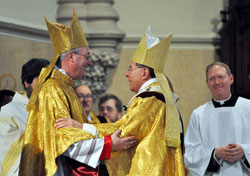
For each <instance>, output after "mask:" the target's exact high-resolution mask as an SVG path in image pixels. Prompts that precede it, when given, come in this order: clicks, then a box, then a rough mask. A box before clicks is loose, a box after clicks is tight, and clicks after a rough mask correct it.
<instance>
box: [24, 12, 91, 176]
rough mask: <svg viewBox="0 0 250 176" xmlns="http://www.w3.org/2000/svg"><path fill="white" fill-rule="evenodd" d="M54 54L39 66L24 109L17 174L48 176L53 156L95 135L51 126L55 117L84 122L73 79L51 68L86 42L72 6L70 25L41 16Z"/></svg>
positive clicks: (54, 162)
mask: <svg viewBox="0 0 250 176" xmlns="http://www.w3.org/2000/svg"><path fill="white" fill-rule="evenodd" d="M45 21H46V24H47V27H48V31H49V35H50V39H51V42H52V46H53V48H54V51H55V54H56V56H55V57H54V59H52V61H51V62H50V64H49V65H48V66H47V67H46V68H44V69H42V71H41V73H40V75H39V77H38V81H37V85H36V87H35V89H34V90H33V92H32V95H31V97H30V101H29V104H28V106H27V109H28V110H29V117H28V122H27V126H26V130H25V136H24V146H23V150H22V156H21V164H20V171H19V175H20V176H32V175H35V176H45V175H48V176H52V175H54V174H55V172H56V170H57V164H56V158H57V157H58V156H59V155H61V154H62V153H64V152H65V151H66V150H67V149H68V148H69V147H70V146H71V145H72V144H74V143H76V142H79V141H81V140H86V139H91V138H95V136H92V135H90V134H89V133H87V132H84V131H83V130H81V129H76V128H60V129H56V128H55V127H54V124H55V121H56V120H57V119H59V118H72V119H74V120H77V121H78V122H80V123H87V117H86V113H85V112H84V110H83V107H82V105H81V104H80V102H79V100H78V97H77V95H76V93H75V91H74V88H73V87H74V86H75V85H74V81H73V80H72V79H71V78H70V77H69V76H67V75H65V74H63V73H61V72H59V71H58V70H57V69H55V63H56V62H57V60H58V58H60V55H61V54H62V53H65V52H67V51H69V50H71V49H74V48H81V47H87V46H88V43H87V40H86V37H85V34H84V32H83V30H82V27H81V24H80V21H79V19H78V17H77V15H76V13H75V10H74V9H73V18H72V21H71V24H70V27H69V28H67V27H65V26H64V25H62V24H58V23H52V22H50V21H48V20H47V19H46V18H45Z"/></svg>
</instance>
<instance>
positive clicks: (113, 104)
mask: <svg viewBox="0 0 250 176" xmlns="http://www.w3.org/2000/svg"><path fill="white" fill-rule="evenodd" d="M98 109H99V115H101V116H104V117H107V118H108V119H109V120H110V121H111V122H116V121H117V120H119V119H120V118H121V117H122V102H121V100H120V99H119V98H118V97H117V96H115V95H113V94H106V95H104V96H102V97H101V98H100V99H99V102H98Z"/></svg>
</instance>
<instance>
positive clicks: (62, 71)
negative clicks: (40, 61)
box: [55, 65, 72, 79]
mask: <svg viewBox="0 0 250 176" xmlns="http://www.w3.org/2000/svg"><path fill="white" fill-rule="evenodd" d="M55 68H56V69H57V70H58V71H59V72H61V73H62V74H64V75H67V76H68V77H70V76H69V75H68V74H67V73H66V71H65V70H63V69H62V68H59V67H57V66H56V65H55ZM70 78H71V77H70ZM71 79H72V78H71Z"/></svg>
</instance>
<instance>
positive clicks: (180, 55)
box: [0, 0, 223, 127]
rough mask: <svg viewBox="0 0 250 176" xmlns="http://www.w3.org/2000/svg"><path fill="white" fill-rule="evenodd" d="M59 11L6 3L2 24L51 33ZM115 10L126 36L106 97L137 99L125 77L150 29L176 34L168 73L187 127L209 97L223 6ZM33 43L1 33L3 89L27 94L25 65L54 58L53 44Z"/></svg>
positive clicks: (32, 3)
mask: <svg viewBox="0 0 250 176" xmlns="http://www.w3.org/2000/svg"><path fill="white" fill-rule="evenodd" d="M57 7H58V5H57V1H55V0H52V1H51V0H44V1H39V0H25V1H22V2H21V1H20V2H19V1H18V0H13V1H7V0H6V1H3V3H2V5H1V7H0V23H1V22H8V23H10V26H11V24H12V23H13V24H17V25H20V26H23V27H24V28H25V27H31V28H35V29H39V30H46V26H45V23H44V20H43V16H47V17H48V18H49V19H50V20H51V21H55V19H56V10H57ZM114 8H115V9H116V11H117V12H118V14H119V16H120V20H119V21H118V26H119V27H120V28H121V29H122V30H123V31H124V32H125V33H126V38H125V40H124V42H123V43H122V44H121V47H120V48H121V49H120V53H121V59H120V62H119V65H118V67H117V68H116V69H114V70H113V71H112V73H111V74H110V76H109V80H108V84H109V85H110V87H109V89H108V90H107V92H108V93H114V94H116V95H118V96H119V97H120V98H121V99H122V101H123V103H124V104H126V103H127V102H128V100H129V99H130V98H131V97H132V96H133V93H132V92H130V91H129V86H128V82H127V79H126V78H125V76H124V74H125V72H126V71H127V67H128V64H129V62H130V58H131V57H132V55H133V52H134V50H135V48H136V46H137V44H138V42H139V39H140V38H141V36H142V33H143V32H144V31H145V28H146V27H147V26H148V25H150V24H151V28H152V33H153V34H154V36H158V37H166V36H167V34H169V33H170V32H173V34H174V35H173V43H172V45H171V47H172V48H171V49H170V52H169V55H168V61H167V64H166V69H165V73H166V74H167V75H168V76H169V77H170V79H171V80H172V83H173V85H174V89H175V91H176V94H178V95H179V96H180V101H179V103H178V106H179V108H180V111H181V114H182V116H183V119H184V124H185V127H186V126H187V123H188V120H189V117H190V114H191V112H192V110H193V109H194V108H195V107H197V106H198V105H200V104H202V103H204V102H205V101H206V100H208V99H209V98H210V93H209V91H208V89H207V87H206V84H205V73H204V72H205V67H206V65H208V64H209V63H211V62H212V61H214V60H215V57H214V47H213V45H212V41H213V39H218V35H217V34H216V32H217V30H218V29H219V27H220V25H221V23H220V22H219V18H220V10H222V9H223V1H221V0H219V1H218V0H210V1H204V0H203V1H196V0H186V1H178V0H175V1H173V0H157V1H151V0H137V1H134V0H115V4H114ZM128 11H129V13H128ZM26 12H28V13H26ZM152 12H157V13H152ZM30 14H32V15H30ZM135 17H136V18H135ZM9 28H11V27H9ZM19 29H22V27H20V28H19ZM1 33H4V35H1ZM38 34H39V32H38ZM6 35H9V36H6ZM18 35H19V36H18ZM10 36H15V37H10ZM20 37H23V38H24V37H26V38H27V39H21V38H20ZM31 38H32V37H27V36H26V34H25V33H24V34H22V32H20V33H18V34H17V35H12V33H11V32H8V31H2V29H1V28H0V43H1V47H0V53H1V58H0V61H1V65H0V78H1V79H0V88H1V89H2V88H10V89H14V90H22V85H21V81H20V72H21V66H22V65H23V64H24V63H25V62H26V61H28V59H30V58H32V57H45V58H49V59H51V58H52V57H53V51H52V48H51V45H50V44H49V43H46V42H41V40H40V41H38V40H39V37H37V38H34V39H33V40H31ZM44 38H46V37H44ZM34 40H37V41H34ZM43 41H48V39H45V40H43ZM6 74H9V75H6ZM3 75H5V77H4V78H3ZM13 78H14V79H13ZM15 84H16V85H15ZM95 109H96V108H95Z"/></svg>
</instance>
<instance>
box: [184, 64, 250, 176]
mask: <svg viewBox="0 0 250 176" xmlns="http://www.w3.org/2000/svg"><path fill="white" fill-rule="evenodd" d="M233 82H234V76H233V75H232V73H231V70H230V68H229V67H228V65H226V64H225V63H222V62H214V63H212V64H210V65H208V66H207V69H206V84H207V87H208V88H209V90H210V92H211V94H212V99H211V100H209V101H208V102H206V103H205V104H203V105H201V106H199V107H198V108H196V109H195V110H194V111H193V112H192V114H191V118H190V121H189V125H188V128H187V131H186V136H185V150H186V151H185V155H184V158H185V164H186V166H187V167H188V169H189V171H190V173H191V175H193V176H198V175H219V176H235V175H241V176H247V175H250V165H249V161H250V138H249V136H248V134H249V133H250V128H249V124H250V100H248V99H245V98H242V97H239V96H237V95H234V94H232V93H231V85H232V84H233Z"/></svg>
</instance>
